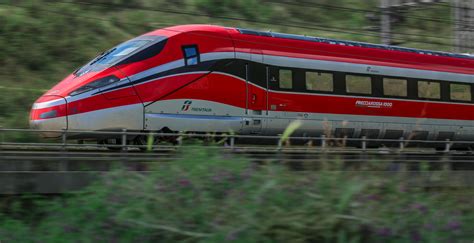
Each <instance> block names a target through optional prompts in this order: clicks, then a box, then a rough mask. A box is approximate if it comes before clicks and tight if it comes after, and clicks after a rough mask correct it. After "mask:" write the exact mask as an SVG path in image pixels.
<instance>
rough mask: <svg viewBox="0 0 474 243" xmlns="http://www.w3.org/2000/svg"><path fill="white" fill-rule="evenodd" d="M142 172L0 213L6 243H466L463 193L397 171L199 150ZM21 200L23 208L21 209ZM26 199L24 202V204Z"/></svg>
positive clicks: (471, 220)
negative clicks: (295, 167)
mask: <svg viewBox="0 0 474 243" xmlns="http://www.w3.org/2000/svg"><path fill="white" fill-rule="evenodd" d="M182 152H183V154H184V157H183V158H182V159H178V160H177V161H173V162H172V163H166V164H159V165H157V166H156V167H151V168H148V169H151V170H153V171H152V172H149V173H143V172H128V171H125V170H116V171H113V172H111V173H109V174H108V175H105V176H104V177H103V178H102V179H101V180H100V181H98V182H97V183H95V184H94V185H92V186H90V187H88V188H87V189H85V190H82V191H80V192H77V193H74V194H71V195H68V196H63V197H59V198H56V199H54V200H52V199H47V200H45V199H38V198H36V199H35V198H33V199H31V198H30V199H25V200H23V201H21V200H20V201H15V200H12V201H10V202H9V203H8V204H7V205H3V206H2V207H1V209H2V212H3V215H2V217H0V235H1V236H2V241H6V242H90V241H99V242H109V241H116V242H137V241H138V242H176V241H185V242H227V241H234V242H382V241H384V242H415V241H420V242H446V241H454V242H459V241H461V240H465V241H470V240H472V238H473V237H474V235H473V232H472V226H473V224H474V214H473V212H472V203H473V200H472V199H473V198H474V197H472V192H471V194H466V193H464V194H455V193H452V192H449V191H437V192H430V191H427V190H423V189H422V188H414V187H410V186H409V185H408V184H407V183H406V179H408V178H406V177H405V176H403V173H394V174H393V175H392V176H377V175H374V174H371V173H368V172H364V169H361V171H358V172H341V171H340V169H341V167H340V166H338V165H335V164H331V165H326V166H324V167H325V168H326V169H321V170H319V171H306V172H295V171H291V170H288V169H287V168H286V167H285V166H283V165H276V164H272V163H271V162H270V161H269V162H268V163H267V164H266V165H263V166H257V165H255V164H252V163H250V162H249V161H247V160H245V159H243V158H236V157H229V155H228V154H227V155H224V154H220V153H217V152H216V151H214V150H210V149H207V148H205V147H184V148H183V150H182ZM21 202H23V204H22V203H21ZM25 202H27V203H25Z"/></svg>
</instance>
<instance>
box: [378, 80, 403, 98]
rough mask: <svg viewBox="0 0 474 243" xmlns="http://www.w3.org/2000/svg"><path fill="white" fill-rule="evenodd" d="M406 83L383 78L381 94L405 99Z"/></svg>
mask: <svg viewBox="0 0 474 243" xmlns="http://www.w3.org/2000/svg"><path fill="white" fill-rule="evenodd" d="M407 85H408V82H407V80H406V79H398V78H384V79H383V94H384V95H387V96H399V97H406V96H407V95H408V88H407V87H408V86H407Z"/></svg>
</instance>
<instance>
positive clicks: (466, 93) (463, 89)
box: [450, 84, 472, 101]
mask: <svg viewBox="0 0 474 243" xmlns="http://www.w3.org/2000/svg"><path fill="white" fill-rule="evenodd" d="M450 90H451V100H459V101H471V97H472V94H471V86H470V85H468V84H451V85H450Z"/></svg>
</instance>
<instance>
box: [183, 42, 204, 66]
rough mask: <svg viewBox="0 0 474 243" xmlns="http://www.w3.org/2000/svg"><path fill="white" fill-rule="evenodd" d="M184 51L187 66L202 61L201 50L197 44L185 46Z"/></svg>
mask: <svg viewBox="0 0 474 243" xmlns="http://www.w3.org/2000/svg"><path fill="white" fill-rule="evenodd" d="M183 53H184V62H185V64H186V66H191V65H197V64H198V63H199V62H200V57H199V51H198V48H197V46H196V45H193V46H184V47H183Z"/></svg>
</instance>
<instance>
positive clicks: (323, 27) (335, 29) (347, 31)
mask: <svg viewBox="0 0 474 243" xmlns="http://www.w3.org/2000/svg"><path fill="white" fill-rule="evenodd" d="M53 2H56V3H66V4H76V5H77V4H79V5H89V6H104V7H111V8H117V9H135V10H143V11H153V12H162V13H169V14H178V15H190V16H199V17H208V18H214V19H221V20H232V21H243V22H248V23H255V24H266V25H273V26H281V27H291V28H299V29H307V30H319V31H326V32H333V33H344V34H352V35H359V36H370V37H378V36H379V34H378V33H361V32H360V31H361V30H360V29H348V28H340V27H335V26H327V25H315V24H313V23H311V26H308V24H310V23H302V22H293V21H286V22H284V23H283V22H274V21H262V20H253V19H247V18H241V17H231V16H216V15H211V14H204V13H198V12H189V11H178V10H171V9H156V8H144V7H137V6H128V5H121V4H113V3H95V2H87V1H78V2H70V1H60V0H55V1H53ZM303 24H304V25H303ZM404 35H406V36H416V34H404ZM424 37H427V36H424ZM431 38H440V37H437V36H436V37H435V36H431ZM392 39H394V40H398V41H408V42H414V43H422V44H432V45H439V46H447V47H453V45H452V44H446V43H442V42H435V41H428V40H417V39H407V38H400V37H393V38H392ZM440 39H449V38H440ZM460 47H464V46H460Z"/></svg>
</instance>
